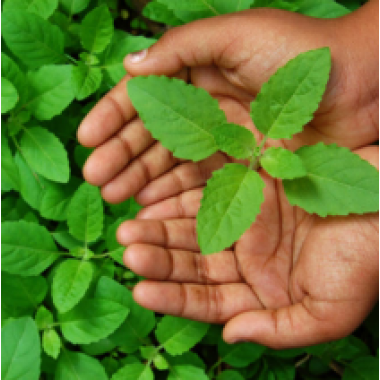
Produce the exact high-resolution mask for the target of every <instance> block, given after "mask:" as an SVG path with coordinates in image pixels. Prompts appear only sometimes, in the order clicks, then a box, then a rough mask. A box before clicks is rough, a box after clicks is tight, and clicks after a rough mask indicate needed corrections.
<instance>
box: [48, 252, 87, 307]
mask: <svg viewBox="0 0 380 380" xmlns="http://www.w3.org/2000/svg"><path fill="white" fill-rule="evenodd" d="M93 273H94V268H93V265H92V264H91V263H90V262H88V261H83V260H75V259H67V260H65V261H63V262H62V263H61V264H59V267H58V268H57V271H56V272H55V274H54V278H53V283H52V289H51V291H52V297H53V302H54V305H55V307H56V308H57V309H58V311H59V312H60V313H64V312H66V311H68V310H70V309H72V308H73V307H74V306H75V305H76V304H77V303H78V302H79V301H80V300H81V299H82V298H83V296H84V295H85V293H86V291H87V289H88V287H89V285H90V283H91V280H92V276H93Z"/></svg>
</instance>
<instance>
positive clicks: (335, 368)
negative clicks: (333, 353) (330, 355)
mask: <svg viewBox="0 0 380 380" xmlns="http://www.w3.org/2000/svg"><path fill="white" fill-rule="evenodd" d="M329 367H330V368H331V369H332V370H333V371H334V372H336V373H337V374H338V375H340V376H343V372H344V368H342V367H341V366H340V365H339V364H338V363H336V362H334V361H333V360H332V361H331V362H330V363H329Z"/></svg>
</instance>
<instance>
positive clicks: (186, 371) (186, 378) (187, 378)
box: [167, 365, 209, 380]
mask: <svg viewBox="0 0 380 380" xmlns="http://www.w3.org/2000/svg"><path fill="white" fill-rule="evenodd" d="M194 379H197V380H209V377H208V376H207V375H206V373H205V371H204V370H203V369H201V368H199V367H195V366H192V365H178V366H173V367H171V368H170V371H169V376H168V379H167V380H194Z"/></svg>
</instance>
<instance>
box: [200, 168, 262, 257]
mask: <svg viewBox="0 0 380 380" xmlns="http://www.w3.org/2000/svg"><path fill="white" fill-rule="evenodd" d="M264 186H265V184H264V181H263V180H262V179H261V177H260V175H259V174H257V173H256V172H254V171H252V170H250V169H248V168H247V167H246V166H244V165H241V164H227V165H225V166H224V167H223V168H222V169H219V170H217V171H215V172H214V173H213V176H212V177H211V179H209V180H208V181H207V186H206V188H205V189H204V191H203V198H202V200H201V208H200V210H199V212H198V215H197V233H198V243H199V246H200V248H201V252H202V253H203V254H210V253H215V252H219V251H221V250H223V249H225V248H226V247H229V246H230V245H231V244H232V243H234V242H235V241H236V240H237V239H239V238H240V236H241V235H242V234H243V233H244V232H245V231H246V230H247V229H248V228H249V227H250V226H251V224H252V223H253V222H254V221H255V218H256V216H257V215H258V214H259V212H260V206H261V203H262V202H263V201H264V195H263V189H264Z"/></svg>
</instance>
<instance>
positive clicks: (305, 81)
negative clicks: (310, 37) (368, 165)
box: [251, 48, 331, 139]
mask: <svg viewBox="0 0 380 380" xmlns="http://www.w3.org/2000/svg"><path fill="white" fill-rule="evenodd" d="M330 67H331V55H330V50H329V49H328V48H321V49H316V50H311V51H308V52H306V53H302V54H299V55H298V56H297V57H295V58H293V59H291V60H290V61H289V62H288V63H287V64H286V65H285V66H284V67H282V68H280V69H278V70H277V72H276V73H275V74H274V75H272V76H271V78H270V79H269V81H268V82H267V83H265V84H263V86H262V87H261V90H260V92H259V94H258V95H257V97H256V99H255V100H254V101H253V102H252V103H251V117H252V120H253V122H254V124H255V126H256V128H257V129H258V130H259V131H260V132H261V133H263V134H264V135H267V136H268V137H270V138H274V139H289V138H291V137H292V136H293V135H294V134H295V133H298V132H301V131H302V129H303V127H304V125H305V124H307V123H308V122H309V121H310V120H311V119H312V118H313V114H314V112H315V111H316V110H317V108H318V106H319V103H320V101H321V99H322V95H323V93H324V91H325V88H326V85H327V81H328V79H329V73H330Z"/></svg>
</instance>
